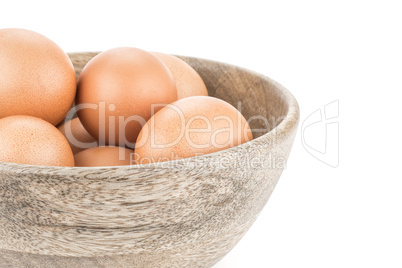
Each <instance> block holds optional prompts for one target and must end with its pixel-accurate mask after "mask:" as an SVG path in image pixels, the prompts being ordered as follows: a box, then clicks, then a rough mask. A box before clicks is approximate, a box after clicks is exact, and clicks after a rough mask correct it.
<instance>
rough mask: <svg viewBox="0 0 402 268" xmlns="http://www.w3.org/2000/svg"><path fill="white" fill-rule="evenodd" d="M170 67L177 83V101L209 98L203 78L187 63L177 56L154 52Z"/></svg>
mask: <svg viewBox="0 0 402 268" xmlns="http://www.w3.org/2000/svg"><path fill="white" fill-rule="evenodd" d="M152 54H153V55H155V56H156V57H158V58H159V59H160V60H161V61H163V63H164V64H165V65H166V66H167V67H168V69H169V70H170V72H171V73H172V76H173V79H174V80H175V81H176V88H177V99H182V98H186V97H191V96H208V90H207V87H206V86H205V84H204V81H203V80H202V78H201V76H200V75H199V74H198V73H197V72H196V71H195V70H194V69H193V68H192V67H191V66H190V65H188V64H187V63H186V62H184V61H183V60H181V59H179V58H178V57H176V56H173V55H169V54H165V53H161V52H152Z"/></svg>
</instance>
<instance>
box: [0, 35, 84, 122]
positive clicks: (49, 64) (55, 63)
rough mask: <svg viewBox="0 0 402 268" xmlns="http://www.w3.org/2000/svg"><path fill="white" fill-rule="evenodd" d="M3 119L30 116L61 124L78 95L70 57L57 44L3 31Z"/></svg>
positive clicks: (0, 61)
mask: <svg viewBox="0 0 402 268" xmlns="http://www.w3.org/2000/svg"><path fill="white" fill-rule="evenodd" d="M0 70H1V72H0V81H1V83H0V96H1V98H0V118H3V117H6V116H11V115H30V116H34V117H39V118H42V119H44V120H46V121H48V122H50V123H51V124H53V125H57V123H59V122H60V121H61V120H62V119H63V118H64V117H65V116H66V114H67V112H68V110H69V109H70V107H71V104H72V103H73V101H74V97H75V93H76V76H75V72H74V68H73V65H72V63H71V61H70V59H69V58H68V56H67V54H66V53H64V52H63V50H62V49H61V48H60V47H59V46H57V45H56V44H55V43H54V42H53V41H51V40H50V39H48V38H46V37H44V36H43V35H40V34H38V33H35V32H32V31H29V30H23V29H1V30H0Z"/></svg>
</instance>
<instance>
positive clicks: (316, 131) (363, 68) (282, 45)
mask: <svg viewBox="0 0 402 268" xmlns="http://www.w3.org/2000/svg"><path fill="white" fill-rule="evenodd" d="M401 14H402V7H401V6H400V1H386V0H384V1H343V0H338V1H286V0H285V1H199V2H192V1H172V0H170V1H119V0H114V1H103V2H102V1H84V0H82V1H75V0H74V1H73V0H70V1H38V0H36V1H13V2H11V1H7V2H6V1H3V2H2V3H1V4H0V28H6V27H20V28H27V29H31V30H34V31H37V32H39V33H41V34H43V35H45V36H47V37H49V38H50V39H52V40H53V41H55V42H56V43H57V44H59V45H60V46H61V47H62V48H63V49H64V50H65V51H94V50H105V49H109V48H113V47H118V46H134V47H138V48H142V49H145V50H150V51H162V52H166V53H172V54H180V55H188V56H196V57H202V58H208V59H214V60H218V61H223V62H227V63H232V64H235V65H239V66H242V67H246V68H248V69H252V70H255V71H257V72H260V73H262V74H265V75H267V76H269V77H271V78H273V79H275V80H277V81H278V82H280V83H281V84H283V85H284V86H285V87H287V88H288V89H289V90H290V91H291V92H292V93H293V94H294V95H295V97H296V98H297V100H298V102H299V104H300V109H301V121H300V125H299V133H298V136H297V137H296V140H295V144H294V148H293V151H292V153H291V156H290V158H289V161H288V165H287V169H286V170H285V171H284V173H283V175H282V177H281V179H280V181H279V183H278V185H277V187H276V189H275V191H274V193H273V195H272V196H271V198H270V200H269V202H268V204H267V205H266V207H265V208H264V210H263V211H262V213H261V215H260V217H259V218H258V220H257V221H256V222H255V224H254V225H253V226H252V227H251V229H250V230H249V232H248V233H247V234H246V235H245V237H244V238H243V239H242V240H241V241H240V242H239V244H238V245H237V246H236V247H235V248H234V249H233V250H232V251H231V252H230V253H229V254H228V255H227V256H226V257H225V258H224V259H222V261H220V262H219V263H218V264H217V265H216V266H215V267H216V268H228V267H230V268H236V267H256V268H259V267H261V268H262V267H308V268H313V267H317V268H322V267H402V181H401V180H402V175H401V171H400V167H401V155H400V152H401V149H402V146H401V145H402V144H401V138H402V135H401V134H402V133H401V123H402V122H401V121H402V120H401V115H402V113H401V110H400V107H401V99H400V96H401V94H400V93H401V91H402V79H401V78H402V38H401V37H402V35H401V34H402V29H401V28H402V27H401V26H402V15H401ZM334 101H338V104H339V117H338V118H333V119H332V121H331V122H333V124H332V125H327V132H325V130H326V128H325V126H326V122H322V123H321V124H320V123H318V124H315V125H314V126H310V127H309V128H308V130H307V128H306V126H304V128H305V132H304V134H305V135H304V141H303V142H302V137H301V133H302V126H303V121H304V120H307V119H308V118H309V115H310V114H312V113H314V112H315V111H317V110H318V109H321V108H323V107H324V106H325V105H327V104H329V103H331V102H334ZM335 104H336V102H335ZM336 108H337V107H336V105H335V106H334V105H332V106H331V109H332V110H334V109H335V112H336ZM322 115H323V117H325V116H324V114H322ZM336 126H338V128H339V133H338V131H337V129H336ZM338 134H339V135H338ZM338 140H339V164H338V165H337V160H338V150H337V148H338V142H337V141H338ZM325 144H327V151H326V153H325V154H320V153H315V156H316V157H313V156H312V155H311V154H310V153H309V151H310V152H312V150H311V148H310V149H306V148H308V146H310V147H313V148H315V149H317V150H323V149H325ZM334 148H335V149H334ZM323 159H324V161H327V162H330V163H332V164H333V165H335V166H336V165H337V167H331V166H330V165H327V164H325V163H323V162H322V161H320V160H323ZM334 163H335V164H334Z"/></svg>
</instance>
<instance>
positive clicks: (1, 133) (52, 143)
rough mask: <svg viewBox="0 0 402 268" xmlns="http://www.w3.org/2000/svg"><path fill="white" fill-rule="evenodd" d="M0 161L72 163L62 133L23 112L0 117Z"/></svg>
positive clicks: (51, 164) (49, 163) (72, 157)
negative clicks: (22, 113)
mask: <svg viewBox="0 0 402 268" xmlns="http://www.w3.org/2000/svg"><path fill="white" fill-rule="evenodd" d="M0 161H2V162H11V163H19V164H29V165H40V166H74V156H73V153H72V151H71V148H70V146H69V144H68V142H67V140H66V139H65V138H64V136H63V134H61V133H60V131H58V130H57V128H56V127H55V126H53V125H52V124H50V123H48V122H46V121H45V120H42V119H40V118H36V117H32V116H24V115H16V116H9V117H5V118H2V119H0Z"/></svg>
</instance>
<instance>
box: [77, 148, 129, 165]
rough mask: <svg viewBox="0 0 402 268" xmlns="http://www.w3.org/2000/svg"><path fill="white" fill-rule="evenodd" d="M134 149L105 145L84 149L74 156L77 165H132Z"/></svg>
mask: <svg viewBox="0 0 402 268" xmlns="http://www.w3.org/2000/svg"><path fill="white" fill-rule="evenodd" d="M133 152H134V151H133V150H130V149H126V148H123V147H117V146H116V147H115V146H104V147H95V148H91V149H87V150H85V151H82V152H80V153H78V154H76V155H75V156H74V158H75V166H76V167H106V166H125V165H131V164H134V163H132V157H133V155H132V154H133Z"/></svg>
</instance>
